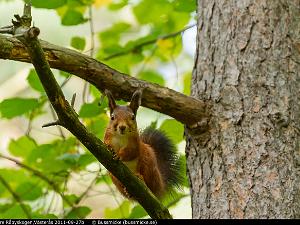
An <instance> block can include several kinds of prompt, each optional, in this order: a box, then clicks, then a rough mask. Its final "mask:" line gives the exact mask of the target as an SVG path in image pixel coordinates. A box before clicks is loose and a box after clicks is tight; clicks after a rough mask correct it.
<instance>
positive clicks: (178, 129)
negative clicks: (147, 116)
mask: <svg viewBox="0 0 300 225" xmlns="http://www.w3.org/2000/svg"><path fill="white" fill-rule="evenodd" d="M159 129H160V130H162V131H164V132H166V134H167V135H168V136H169V137H170V138H171V140H172V141H173V142H174V143H175V144H178V143H179V142H181V141H182V140H183V131H184V128H183V125H182V124H181V123H179V122H177V121H176V120H174V119H166V120H165V121H164V122H163V123H162V124H161V126H160V128H159Z"/></svg>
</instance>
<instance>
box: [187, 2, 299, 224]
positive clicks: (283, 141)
mask: <svg viewBox="0 0 300 225" xmlns="http://www.w3.org/2000/svg"><path fill="white" fill-rule="evenodd" d="M299 8H300V1H299V0H281V1H267V0H257V1H255V0H252V1H251V0H238V1H233V0H229V1H224V0H198V13H199V18H198V36H197V55H196V61H195V68H194V73H193V78H192V96H193V97H196V98H198V99H201V100H203V101H205V102H207V104H208V105H209V107H210V108H211V112H212V113H211V116H210V122H209V125H210V129H209V131H208V132H207V133H202V134H192V133H191V132H189V131H187V148H186V153H187V167H188V174H189V178H190V183H191V187H192V191H191V192H192V208H193V218H299V217H300V172H299V168H300V167H299V165H300V146H299V144H300V142H299V140H300V139H299V137H300V134H299V128H300V76H299V71H300V16H299V15H300V14H299V12H300V11H299Z"/></svg>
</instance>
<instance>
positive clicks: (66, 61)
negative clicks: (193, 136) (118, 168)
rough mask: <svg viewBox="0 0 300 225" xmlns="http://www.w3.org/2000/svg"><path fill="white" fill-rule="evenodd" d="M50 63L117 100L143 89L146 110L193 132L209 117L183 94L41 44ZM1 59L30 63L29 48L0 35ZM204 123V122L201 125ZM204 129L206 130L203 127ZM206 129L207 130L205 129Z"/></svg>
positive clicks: (197, 103) (124, 98) (203, 109)
mask: <svg viewBox="0 0 300 225" xmlns="http://www.w3.org/2000/svg"><path fill="white" fill-rule="evenodd" d="M40 42H41V45H42V48H43V50H44V51H45V55H46V58H47V61H48V62H49V64H50V66H51V67H52V68H55V69H59V70H63V71H66V72H69V73H71V74H74V75H76V76H78V77H81V78H82V79H84V80H86V81H88V82H90V83H91V84H93V85H94V86H96V87H97V88H98V89H99V90H100V91H101V92H103V91H104V90H105V89H109V90H110V91H112V92H113V93H114V96H115V98H116V99H123V100H125V101H130V98H131V96H132V94H133V92H134V91H135V90H136V89H137V88H138V87H142V88H143V99H142V106H144V107H147V108H150V109H153V110H155V111H158V112H161V113H164V114H166V115H169V116H171V117H173V118H175V119H176V120H178V121H180V122H182V123H184V124H186V125H188V127H190V128H195V127H197V125H198V124H202V125H201V126H203V119H205V118H206V117H207V113H206V110H205V108H206V107H205V103H204V102H202V101H200V100H197V99H195V98H192V97H188V96H185V95H184V94H181V93H179V92H176V91H174V90H171V89H169V88H165V87H162V86H159V85H157V84H152V83H149V82H146V81H143V80H138V79H136V78H134V77H131V76H128V75H126V74H123V73H120V72H118V71H116V70H114V69H112V68H110V67H108V66H106V65H104V64H102V63H101V62H99V61H97V60H95V59H93V58H91V57H89V56H86V55H83V54H81V53H79V52H76V51H73V50H70V49H67V48H63V47H59V46H56V45H53V44H50V43H48V42H45V41H40ZM0 58H2V59H10V60H16V61H22V62H30V58H29V55H28V52H27V50H26V48H25V46H24V45H23V44H22V43H21V42H20V41H18V40H17V39H16V38H13V37H6V36H3V35H1V34H0ZM201 120H202V122H200V121H201ZM202 129H203V127H202ZM204 129H205V127H204Z"/></svg>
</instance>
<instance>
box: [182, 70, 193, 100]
mask: <svg viewBox="0 0 300 225" xmlns="http://www.w3.org/2000/svg"><path fill="white" fill-rule="evenodd" d="M191 80H192V74H191V73H190V72H189V73H186V74H185V75H184V76H183V93H184V94H185V95H190V94H191Z"/></svg>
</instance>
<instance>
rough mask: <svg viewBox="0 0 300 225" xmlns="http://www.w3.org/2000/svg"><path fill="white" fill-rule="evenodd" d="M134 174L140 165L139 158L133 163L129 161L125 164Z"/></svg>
mask: <svg viewBox="0 0 300 225" xmlns="http://www.w3.org/2000/svg"><path fill="white" fill-rule="evenodd" d="M123 163H124V164H125V165H126V166H127V167H128V168H129V169H130V170H131V171H132V172H135V171H136V166H137V163H138V158H136V159H134V160H131V161H127V162H123Z"/></svg>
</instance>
